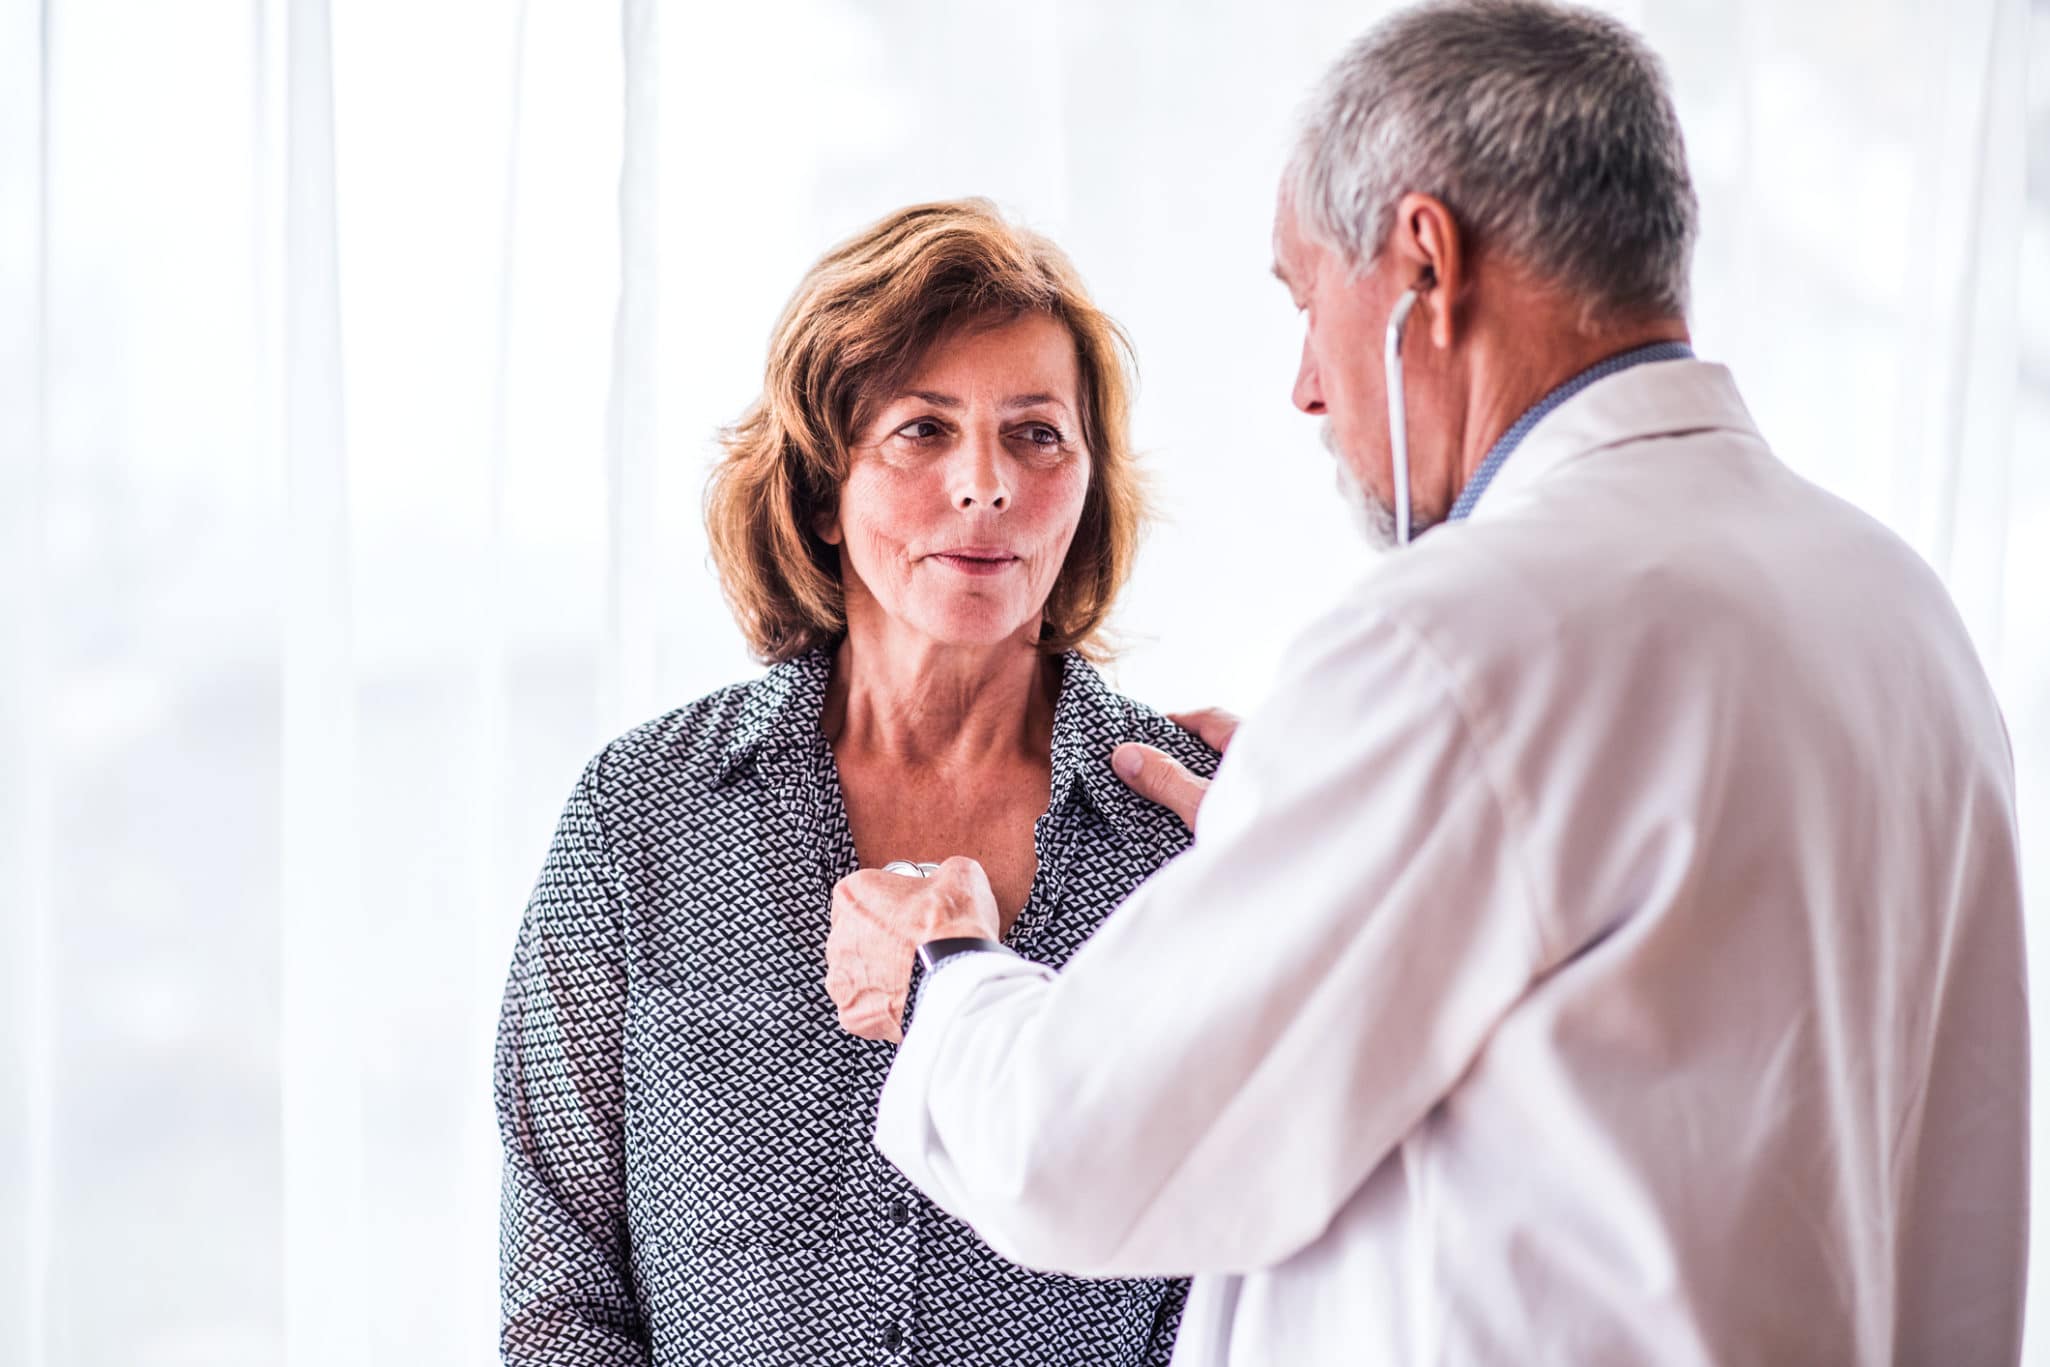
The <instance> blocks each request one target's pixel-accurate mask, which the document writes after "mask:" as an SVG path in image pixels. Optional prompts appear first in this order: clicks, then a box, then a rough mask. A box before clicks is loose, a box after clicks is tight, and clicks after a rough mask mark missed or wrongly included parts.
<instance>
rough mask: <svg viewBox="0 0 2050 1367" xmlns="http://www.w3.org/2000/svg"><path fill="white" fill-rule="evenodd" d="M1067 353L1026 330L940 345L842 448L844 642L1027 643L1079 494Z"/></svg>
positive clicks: (1082, 489) (1043, 334) (1064, 338)
mask: <svg viewBox="0 0 2050 1367" xmlns="http://www.w3.org/2000/svg"><path fill="white" fill-rule="evenodd" d="M1078 388H1079V372H1078V369H1077V365H1076V360H1075V342H1074V338H1073V337H1072V336H1071V335H1070V334H1069V332H1068V330H1067V328H1066V327H1065V326H1063V325H1062V324H1061V323H1060V322H1059V321H1057V320H1055V319H1053V318H1049V317H1047V316H1045V315H1043V314H1027V315H1025V316H1024V317H1021V318H1018V319H1016V320H1014V321H1011V322H1007V323H1000V324H997V325H994V326H989V327H980V328H973V329H970V330H967V331H963V332H958V333H954V334H952V335H949V336H947V337H943V338H942V339H941V340H940V341H939V343H938V344H937V345H935V346H934V347H933V348H932V352H931V354H930V355H929V356H927V357H926V359H925V362H924V363H923V364H922V365H921V366H920V367H919V369H918V370H917V372H916V373H915V374H913V375H912V377H911V378H910V379H909V380H908V381H906V383H905V384H904V386H903V388H902V389H901V390H899V391H898V392H897V393H895V394H891V395H886V396H884V398H883V401H882V402H881V404H880V405H878V406H877V407H876V408H875V409H874V411H873V414H872V416H871V417H870V418H869V420H868V421H867V422H866V423H865V424H864V426H863V428H862V430H861V432H860V433H859V434H858V435H857V437H856V446H855V449H854V452H853V460H852V463H851V465H850V467H849V470H848V473H847V483H846V485H845V486H844V487H843V488H842V489H841V491H840V508H839V512H838V514H837V515H836V516H834V517H833V518H831V519H829V520H828V521H827V522H826V524H825V525H822V526H821V527H820V529H819V530H820V533H821V535H823V536H824V537H825V538H826V540H827V541H828V542H830V543H832V544H833V545H837V546H839V547H840V567H841V576H842V579H843V581H844V583H845V584H846V591H847V613H848V621H849V624H850V627H851V626H853V625H854V624H855V623H857V622H858V621H859V620H860V619H861V617H862V616H863V615H864V614H865V612H866V611H867V610H868V609H869V608H870V607H871V605H872V606H874V607H879V608H880V609H881V610H882V612H883V613H884V614H885V615H886V616H887V617H889V618H890V619H892V621H894V622H895V623H896V624H898V625H900V626H903V627H909V628H910V629H911V630H913V631H915V632H917V633H919V634H921V635H923V636H926V637H929V638H931V639H932V640H934V641H936V642H941V643H945V644H949V645H992V644H996V643H999V642H1002V641H1006V640H1010V639H1012V638H1013V637H1018V636H1023V637H1025V638H1026V639H1032V638H1036V636H1037V634H1038V629H1039V622H1040V617H1041V614H1042V612H1043V610H1044V609H1045V606H1046V600H1047V595H1048V594H1049V593H1050V592H1051V591H1052V589H1053V584H1054V580H1055V579H1056V578H1058V577H1059V575H1060V571H1061V565H1062V562H1063V561H1064V560H1065V559H1066V558H1067V554H1068V543H1069V542H1071V541H1072V540H1074V537H1075V525H1076V523H1077V522H1079V521H1080V520H1081V516H1082V503H1083V499H1084V496H1085V495H1086V494H1087V493H1088V491H1089V452H1088V450H1087V449H1086V448H1085V447H1084V446H1083V444H1082V410H1081V404H1080V402H1079V397H1078V392H1077V391H1078Z"/></svg>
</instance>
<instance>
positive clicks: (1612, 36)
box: [1283, 0, 1696, 320]
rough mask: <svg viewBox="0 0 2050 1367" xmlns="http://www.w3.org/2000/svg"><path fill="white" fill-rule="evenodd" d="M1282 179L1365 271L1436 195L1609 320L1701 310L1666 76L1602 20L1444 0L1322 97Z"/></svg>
mask: <svg viewBox="0 0 2050 1367" xmlns="http://www.w3.org/2000/svg"><path fill="white" fill-rule="evenodd" d="M1283 186H1284V190H1285V192H1286V193H1287V195H1288V197H1289V200H1290V202H1291V203H1292V204H1293V205H1294V208H1295V213H1296V215H1297V218H1298V223H1299V225H1300V227H1301V229H1302V231H1303V232H1304V234H1305V235H1306V236H1309V237H1311V238H1312V239H1316V240H1321V241H1322V242H1323V243H1325V245H1327V246H1329V247H1331V248H1333V249H1335V250H1336V251H1338V252H1339V253H1340V254H1341V255H1342V256H1343V257H1344V258H1345V260H1346V261H1347V263H1348V264H1349V265H1351V266H1352V267H1353V268H1354V269H1355V270H1364V269H1366V268H1367V267H1369V266H1371V265H1372V264H1373V263H1374V260H1375V258H1376V257H1378V256H1379V254H1380V248H1381V244H1382V243H1383V242H1384V241H1385V240H1386V239H1387V236H1388V231H1389V228H1390V227H1391V225H1392V221H1393V218H1394V214H1395V206H1396V203H1397V202H1398V201H1399V200H1400V199H1401V198H1402V196H1403V195H1404V194H1406V193H1409V192H1411V191H1418V192H1421V193H1424V194H1428V195H1433V196H1435V197H1436V198H1438V199H1440V200H1442V201H1444V203H1445V206H1446V207H1447V208H1449V209H1450V210H1451V211H1452V214H1453V217H1454V219H1455V220H1456V221H1457V222H1458V224H1459V227H1460V230H1461V232H1462V233H1465V234H1467V235H1469V236H1470V239H1471V240H1472V241H1473V242H1474V244H1475V245H1476V246H1478V247H1479V248H1481V249H1482V250H1490V251H1499V252H1501V253H1502V254H1503V255H1504V256H1507V257H1509V258H1511V259H1513V260H1515V261H1517V262H1519V263H1520V264H1522V265H1523V266H1525V267H1527V268H1528V269H1530V270H1532V271H1534V272H1535V273H1536V274H1537V275H1539V276H1540V277H1542V278H1543V279H1545V280H1548V281H1550V282H1552V283H1553V284H1555V285H1558V286H1560V287H1562V288H1563V289H1565V290H1566V291H1568V292H1569V293H1571V294H1572V295H1574V296H1576V297H1578V298H1580V299H1582V300H1583V301H1585V305H1586V308H1587V311H1588V314H1589V316H1590V317H1591V318H1595V319H1603V320H1607V319H1630V320H1635V319H1639V318H1646V317H1678V316H1681V315H1683V314H1685V312H1686V310H1687V276H1688V270H1689V266H1690V263H1691V261H1692V258H1693V254H1694V233H1695V214H1696V204H1695V199H1694V186H1693V183H1692V182H1691V181H1690V180H1689V178H1688V175H1687V153H1686V148H1685V146H1684V144H1683V143H1682V140H1681V137H1680V120H1679V117H1678V115H1677V114H1676V113H1675V112H1674V110H1673V101H1672V97H1671V94H1670V92H1669V91H1668V89H1667V84H1666V74H1665V69H1664V67H1663V66H1662V65H1661V63H1660V62H1659V59H1658V57H1657V55H1656V54H1654V53H1653V52H1652V50H1651V49H1650V48H1649V47H1648V46H1647V45H1646V44H1645V43H1644V41H1643V40H1642V39H1640V38H1639V37H1638V36H1637V35H1636V34H1635V33H1633V32H1631V30H1630V29H1629V28H1628V27H1626V26H1625V25H1623V24H1622V23H1620V22H1618V21H1617V20H1614V19H1611V18H1609V17H1608V16H1606V15H1603V14H1598V13H1596V12H1595V11H1593V10H1589V9H1583V8H1580V7H1578V6H1570V7H1569V6H1565V5H1556V4H1548V3H1544V0H1440V2H1439V3H1430V4H1424V5H1419V6H1417V7H1415V8H1412V9H1406V10H1402V11H1400V12H1398V13H1396V14H1394V15H1392V16H1390V17H1389V18H1387V19H1385V20H1383V21H1382V22H1381V23H1379V24H1377V25H1375V26H1374V27H1373V28H1372V29H1370V30H1369V31H1368V32H1367V34H1366V35H1365V36H1364V37H1362V38H1360V39H1359V40H1358V41H1357V42H1355V43H1354V44H1353V45H1352V47H1351V48H1349V49H1348V50H1347V51H1346V53H1345V55H1344V56H1343V57H1341V58H1339V60H1338V63H1337V65H1335V66H1334V67H1332V69H1331V71H1330V72H1329V74H1328V75H1326V76H1325V78H1324V80H1323V82H1322V84H1321V85H1320V86H1319V87H1318V89H1317V90H1316V92H1315V94H1313V95H1312V97H1311V99H1310V103H1309V107H1308V109H1307V111H1306V113H1305V116H1304V119H1303V123H1302V133H1301V138H1300V141H1299V142H1298V144H1297V147H1296V151H1295V155H1294V157H1293V159H1292V160H1291V161H1290V163H1289V169H1288V173H1287V176H1286V178H1285V180H1284V182H1283Z"/></svg>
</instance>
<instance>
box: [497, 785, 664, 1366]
mask: <svg viewBox="0 0 2050 1367" xmlns="http://www.w3.org/2000/svg"><path fill="white" fill-rule="evenodd" d="M602 763H603V756H600V757H599V758H598V759H594V760H593V761H592V762H591V764H590V766H589V767H588V768H586V769H585V770H584V774H583V777H582V778H581V779H580V780H579V782H578V784H577V787H576V790H575V791H574V792H573V793H572V794H571V795H570V799H569V804H568V806H567V807H566V808H565V809H564V811H563V814H562V820H561V823H560V824H559V825H558V826H557V828H556V832H555V840H554V843H553V845H552V846H551V847H550V849H549V852H548V858H547V861H546V863H545V864H544V865H543V867H542V870H541V877H540V880H539V882H538V883H536V885H535V887H534V893H533V897H532V899H531V900H530V901H529V902H528V904H527V912H526V917H525V919H524V921H523V922H522V924H521V927H520V935H519V942H518V947H517V948H516V949H515V951H514V954H513V964H512V973H511V976H510V979H509V981H508V982H507V984H506V991H505V1003H504V1008H503V1011H502V1013H501V1015H500V1018H499V1027H498V1049H497V1059H496V1068H495V1084H496V1086H495V1090H496V1093H497V1102H498V1128H499V1134H500V1137H501V1139H502V1141H503V1144H504V1149H505V1174H504V1186H503V1190H502V1195H501V1201H500V1229H499V1274H500V1293H501V1304H502V1318H501V1325H500V1334H499V1347H500V1352H501V1354H502V1356H503V1360H504V1362H505V1363H506V1364H507V1365H508V1367H513V1365H514V1364H535V1365H536V1367H538V1365H539V1364H544V1363H545V1364H549V1367H566V1365H567V1364H577V1365H578V1367H645V1364H647V1362H648V1360H649V1350H648V1346H647V1335H646V1332H645V1329H644V1326H643V1324H642V1321H641V1314H640V1309H639V1305H638V1302H637V1299H636V1296H635V1294H634V1287H633V1280H632V1272H631V1269H630V1265H629V1261H628V1254H627V1224H626V1155H625V1085H624V1078H623V1072H622V1046H621V1039H622V1035H623V1032H624V1026H625V1016H626V1008H627V976H626V953H625V945H624V938H623V932H622V915H621V894H620V887H619V880H618V878H617V876H616V875H615V873H614V872H613V871H612V868H611V866H610V864H609V863H608V862H607V859H606V856H605V848H604V833H603V831H602V829H601V826H600V822H599V815H598V808H597V790H598V777H599V773H600V770H601V766H602Z"/></svg>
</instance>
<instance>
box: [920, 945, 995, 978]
mask: <svg viewBox="0 0 2050 1367" xmlns="http://www.w3.org/2000/svg"><path fill="white" fill-rule="evenodd" d="M991 950H994V951H996V952H997V953H999V954H1009V953H1010V952H1011V951H1010V948H1009V947H1008V946H1006V945H1003V944H999V943H998V942H997V941H995V940H985V939H983V938H982V937H981V936H979V935H953V936H948V937H947V938H945V939H941V940H927V941H926V942H925V943H924V944H922V945H920V946H919V947H918V962H920V963H921V964H924V965H925V978H926V981H927V982H931V981H932V975H933V974H934V973H937V972H938V971H939V968H940V965H941V964H944V963H947V962H948V961H950V960H953V959H958V958H960V957H961V956H962V955H964V954H987V953H989V952H990V951H991Z"/></svg>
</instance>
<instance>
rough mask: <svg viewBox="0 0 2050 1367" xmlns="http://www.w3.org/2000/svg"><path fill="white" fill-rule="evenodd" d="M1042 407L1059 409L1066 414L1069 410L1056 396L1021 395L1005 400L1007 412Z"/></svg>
mask: <svg viewBox="0 0 2050 1367" xmlns="http://www.w3.org/2000/svg"><path fill="white" fill-rule="evenodd" d="M1040 407H1046V408H1058V409H1060V410H1061V411H1062V412H1064V413H1065V412H1066V411H1067V409H1068V406H1067V405H1066V404H1064V403H1062V402H1061V400H1060V398H1059V396H1058V395H1054V394H1019V395H1016V396H1014V397H1012V398H1008V399H1005V400H1004V409H1005V411H1006V412H1008V411H1010V410H1012V409H1017V408H1040Z"/></svg>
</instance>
